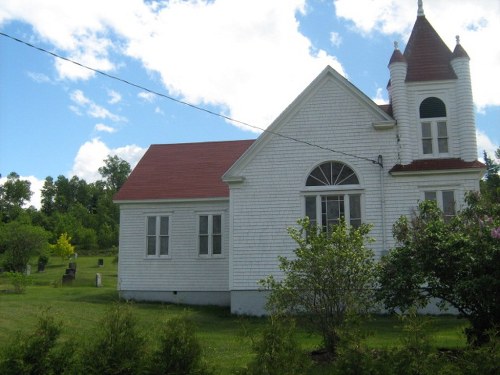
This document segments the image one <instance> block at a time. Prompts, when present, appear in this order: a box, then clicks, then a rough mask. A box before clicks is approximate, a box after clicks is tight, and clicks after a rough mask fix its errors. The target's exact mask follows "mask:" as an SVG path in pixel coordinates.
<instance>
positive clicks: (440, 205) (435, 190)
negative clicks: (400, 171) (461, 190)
mask: <svg viewBox="0 0 500 375" xmlns="http://www.w3.org/2000/svg"><path fill="white" fill-rule="evenodd" d="M446 191H451V192H453V201H454V207H453V209H454V212H455V213H454V215H452V216H455V215H456V214H457V211H458V202H457V189H456V188H452V187H449V188H446V187H440V188H433V187H428V188H423V189H422V191H421V193H420V195H421V199H422V202H423V201H425V193H436V203H437V206H438V208H439V209H440V210H441V211H443V213H444V203H443V192H446ZM447 216H450V215H447Z"/></svg>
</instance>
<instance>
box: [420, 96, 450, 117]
mask: <svg viewBox="0 0 500 375" xmlns="http://www.w3.org/2000/svg"><path fill="white" fill-rule="evenodd" d="M432 117H446V106H445V105H444V103H443V101H442V100H441V99H439V98H435V97H430V98H427V99H425V100H424V101H423V102H422V104H420V118H432Z"/></svg>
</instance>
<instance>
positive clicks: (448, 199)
mask: <svg viewBox="0 0 500 375" xmlns="http://www.w3.org/2000/svg"><path fill="white" fill-rule="evenodd" d="M443 213H444V216H448V217H450V216H454V215H455V194H454V193H453V191H443Z"/></svg>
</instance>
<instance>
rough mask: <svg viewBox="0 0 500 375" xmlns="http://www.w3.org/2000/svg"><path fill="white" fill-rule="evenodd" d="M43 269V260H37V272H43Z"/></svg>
mask: <svg viewBox="0 0 500 375" xmlns="http://www.w3.org/2000/svg"><path fill="white" fill-rule="evenodd" d="M43 271H45V262H42V261H40V262H38V272H43Z"/></svg>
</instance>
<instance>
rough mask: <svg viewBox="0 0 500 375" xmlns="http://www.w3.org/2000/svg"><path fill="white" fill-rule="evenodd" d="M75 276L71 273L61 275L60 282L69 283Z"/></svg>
mask: <svg viewBox="0 0 500 375" xmlns="http://www.w3.org/2000/svg"><path fill="white" fill-rule="evenodd" d="M74 279H75V278H74V277H73V276H71V275H68V274H66V275H63V277H62V283H63V285H67V284H71V283H72V282H73V280H74Z"/></svg>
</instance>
